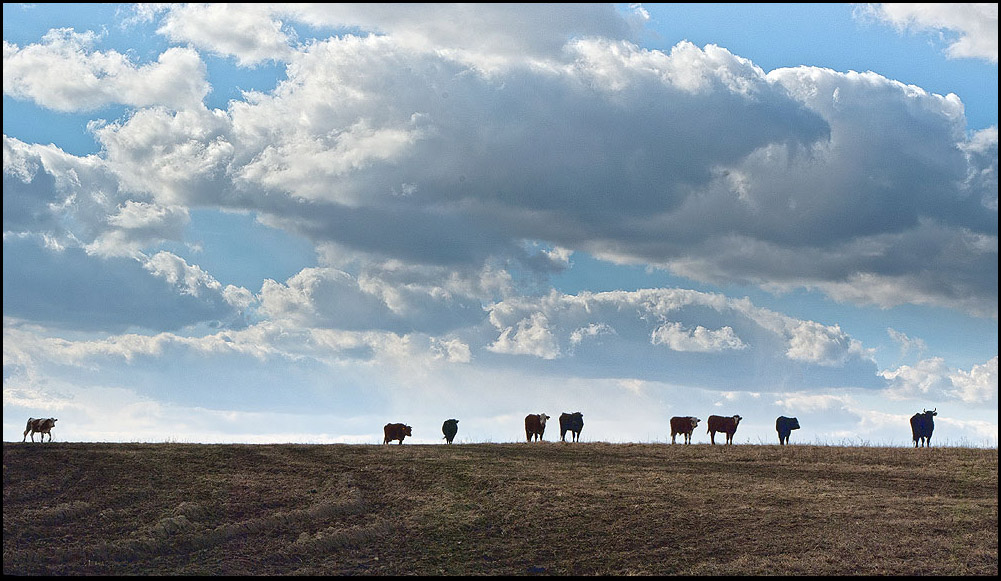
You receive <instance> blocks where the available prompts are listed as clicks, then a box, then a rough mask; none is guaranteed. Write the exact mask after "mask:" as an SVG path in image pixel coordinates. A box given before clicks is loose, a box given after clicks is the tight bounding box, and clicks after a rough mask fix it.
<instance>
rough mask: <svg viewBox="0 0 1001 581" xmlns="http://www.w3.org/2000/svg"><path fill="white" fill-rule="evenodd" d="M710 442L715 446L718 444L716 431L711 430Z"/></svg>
mask: <svg viewBox="0 0 1001 581" xmlns="http://www.w3.org/2000/svg"><path fill="white" fill-rule="evenodd" d="M709 443H710V444H712V445H713V446H715V445H716V432H709Z"/></svg>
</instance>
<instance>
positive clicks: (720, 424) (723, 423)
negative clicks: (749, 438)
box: [709, 416, 744, 445]
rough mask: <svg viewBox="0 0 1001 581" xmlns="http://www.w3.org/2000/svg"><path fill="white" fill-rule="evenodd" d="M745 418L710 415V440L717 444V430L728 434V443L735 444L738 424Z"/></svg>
mask: <svg viewBox="0 0 1001 581" xmlns="http://www.w3.org/2000/svg"><path fill="white" fill-rule="evenodd" d="M742 419H744V418H742V417H740V416H731V417H723V416H709V441H710V442H711V443H712V444H714V445H715V444H716V432H723V433H725V434H726V443H727V444H733V434H734V432H736V431H737V424H739V423H740V420H742Z"/></svg>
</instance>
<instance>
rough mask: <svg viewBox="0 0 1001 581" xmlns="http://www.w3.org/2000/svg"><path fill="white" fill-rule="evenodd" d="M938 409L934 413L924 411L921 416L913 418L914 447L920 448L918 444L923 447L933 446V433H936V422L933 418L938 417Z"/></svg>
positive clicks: (917, 415) (915, 415)
mask: <svg viewBox="0 0 1001 581" xmlns="http://www.w3.org/2000/svg"><path fill="white" fill-rule="evenodd" d="M937 410H938V408H935V409H933V410H932V411H928V410H924V411H923V412H921V413H920V414H914V415H913V416H911V435H912V436H913V437H914V447H915V448H917V447H918V442H921V445H922V446H931V433H932V432H933V431H935V420H933V419H932V418H933V417H934V416H937V415H938V411H937Z"/></svg>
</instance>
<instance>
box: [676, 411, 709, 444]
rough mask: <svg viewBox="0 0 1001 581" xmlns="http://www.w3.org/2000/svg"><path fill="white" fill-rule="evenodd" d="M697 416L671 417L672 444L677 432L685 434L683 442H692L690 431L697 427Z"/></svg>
mask: <svg viewBox="0 0 1001 581" xmlns="http://www.w3.org/2000/svg"><path fill="white" fill-rule="evenodd" d="M701 421H702V420H700V419H699V418H696V417H694V416H674V417H673V418H671V443H672V444H674V443H675V441H674V437H675V436H677V435H678V434H684V435H685V443H686V444H691V443H692V432H694V431H695V428H697V427H699V422H701Z"/></svg>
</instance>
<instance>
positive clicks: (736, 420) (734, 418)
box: [733, 416, 744, 427]
mask: <svg viewBox="0 0 1001 581" xmlns="http://www.w3.org/2000/svg"><path fill="white" fill-rule="evenodd" d="M742 419H744V418H742V417H740V416H733V425H734V427H736V426H737V424H739V423H740V420H742Z"/></svg>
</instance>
